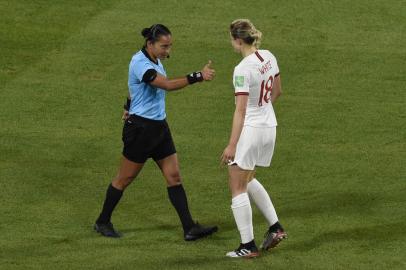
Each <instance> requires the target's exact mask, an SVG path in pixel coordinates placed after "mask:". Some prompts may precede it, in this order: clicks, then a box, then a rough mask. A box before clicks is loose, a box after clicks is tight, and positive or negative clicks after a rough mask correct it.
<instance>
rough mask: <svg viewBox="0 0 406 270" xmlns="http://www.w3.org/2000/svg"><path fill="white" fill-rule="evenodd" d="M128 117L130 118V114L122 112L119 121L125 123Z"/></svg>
mask: <svg viewBox="0 0 406 270" xmlns="http://www.w3.org/2000/svg"><path fill="white" fill-rule="evenodd" d="M128 117H130V113H129V112H128V111H126V110H124V112H123V116H122V117H121V120H123V121H125V120H127V119H128Z"/></svg>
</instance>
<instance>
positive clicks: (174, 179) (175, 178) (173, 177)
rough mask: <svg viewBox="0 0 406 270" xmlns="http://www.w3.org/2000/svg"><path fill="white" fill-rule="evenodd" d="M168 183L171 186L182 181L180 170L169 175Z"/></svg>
mask: <svg viewBox="0 0 406 270" xmlns="http://www.w3.org/2000/svg"><path fill="white" fill-rule="evenodd" d="M167 181H168V184H169V185H170V186H176V185H179V184H181V183H182V179H181V177H180V173H179V172H173V173H170V174H169V175H168V177H167Z"/></svg>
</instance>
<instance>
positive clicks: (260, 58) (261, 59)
mask: <svg viewBox="0 0 406 270" xmlns="http://www.w3.org/2000/svg"><path fill="white" fill-rule="evenodd" d="M255 55H256V56H257V57H258V59H259V60H260V61H261V62H264V58H262V56H261V55H260V54H259V52H258V51H256V52H255Z"/></svg>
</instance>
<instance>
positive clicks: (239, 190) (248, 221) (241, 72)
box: [222, 19, 287, 258]
mask: <svg viewBox="0 0 406 270" xmlns="http://www.w3.org/2000/svg"><path fill="white" fill-rule="evenodd" d="M230 34H231V44H232V46H233V48H234V50H235V51H236V52H238V53H240V54H241V55H242V57H243V59H242V60H241V62H240V63H239V64H238V65H237V66H236V67H235V69H234V75H233V83H234V89H235V99H236V108H235V112H234V118H233V125H232V130H231V136H230V140H229V144H228V146H227V147H226V148H225V150H224V152H223V154H222V162H223V163H224V164H227V165H228V172H229V187H230V190H231V194H232V203H231V209H232V212H233V215H234V219H235V222H236V224H237V227H238V230H239V232H240V236H241V244H240V246H239V247H238V248H237V249H236V250H234V251H231V252H228V253H227V254H226V255H227V256H228V257H233V258H241V257H245V258H251V257H256V256H258V255H259V253H258V248H257V246H256V244H255V242H254V232H253V226H252V210H251V204H250V198H251V199H252V200H253V201H254V202H255V204H256V205H257V207H258V208H259V210H260V211H261V213H262V214H263V215H264V216H265V218H266V220H267V221H268V223H269V226H270V227H269V229H268V231H267V232H266V234H265V239H264V241H263V243H262V245H261V247H262V249H264V250H268V249H269V248H273V247H275V246H276V245H277V244H278V243H279V242H280V241H281V240H282V239H283V238H286V236H287V235H286V233H285V232H284V230H283V228H282V226H281V224H280V223H279V222H278V217H277V215H276V212H275V208H274V206H273V204H272V201H271V199H270V197H269V195H268V193H267V191H266V190H265V189H264V187H263V186H262V185H261V183H260V182H259V181H258V179H255V178H254V176H255V166H262V167H269V166H270V164H271V159H272V155H273V151H274V146H275V138H276V125H277V123H276V118H275V113H274V110H273V107H272V103H274V102H275V101H276V99H277V98H278V97H279V96H280V94H281V79H280V75H279V68H278V65H277V62H276V58H275V56H273V55H272V53H270V52H269V51H268V50H258V47H259V44H260V40H261V36H262V34H261V32H260V31H258V30H257V29H256V28H255V27H254V25H253V24H252V23H251V22H250V21H249V20H245V19H239V20H235V21H233V22H232V23H231V25H230ZM248 195H249V196H248Z"/></svg>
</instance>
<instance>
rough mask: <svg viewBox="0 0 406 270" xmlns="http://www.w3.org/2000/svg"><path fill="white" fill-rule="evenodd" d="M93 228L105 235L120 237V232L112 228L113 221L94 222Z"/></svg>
mask: <svg viewBox="0 0 406 270" xmlns="http://www.w3.org/2000/svg"><path fill="white" fill-rule="evenodd" d="M94 230H95V231H96V232H98V233H100V234H101V235H103V236H106V237H113V238H120V237H121V234H120V233H119V232H117V231H116V230H114V227H113V223H111V222H109V223H106V224H103V223H95V224H94Z"/></svg>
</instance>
